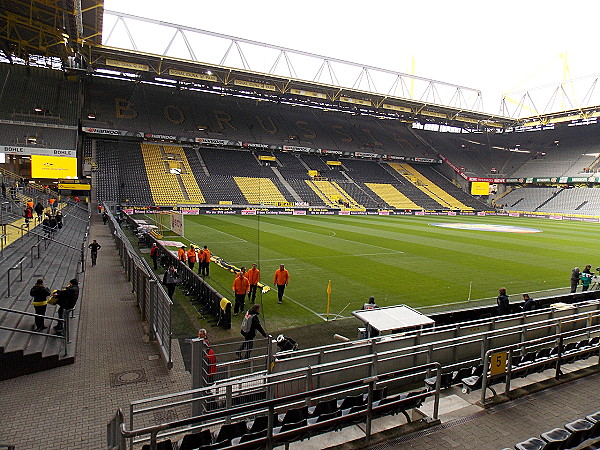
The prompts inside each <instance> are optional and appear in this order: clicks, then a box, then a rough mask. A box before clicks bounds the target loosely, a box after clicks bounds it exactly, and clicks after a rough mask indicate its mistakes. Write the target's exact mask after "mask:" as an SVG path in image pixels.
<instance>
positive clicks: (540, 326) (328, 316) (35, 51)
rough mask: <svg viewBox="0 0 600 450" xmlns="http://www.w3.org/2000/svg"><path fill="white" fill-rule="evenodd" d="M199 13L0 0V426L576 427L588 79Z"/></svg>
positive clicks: (581, 395)
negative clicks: (504, 83) (266, 30)
mask: <svg viewBox="0 0 600 450" xmlns="http://www.w3.org/2000/svg"><path fill="white" fill-rule="evenodd" d="M212 7H214V5H212ZM125 10H126V8H125V9H124V11H125ZM229 13H230V14H233V12H232V11H230V12H229ZM223 20H226V17H224V19H223ZM365 20H366V19H365ZM203 28H204V29H203ZM206 28H210V27H209V26H204V25H202V26H198V27H192V26H188V25H178V24H174V23H171V22H168V21H167V20H158V19H153V18H148V17H144V14H143V13H140V14H137V15H134V14H131V13H128V12H117V11H112V10H110V9H108V8H105V7H104V2H103V1H100V0H60V1H59V0H56V1H54V0H11V1H9V0H0V182H1V192H0V193H1V198H0V224H1V229H0V274H1V276H2V277H1V278H0V298H1V300H0V392H1V395H0V409H1V410H2V411H3V414H2V418H0V449H7V450H22V449H42V448H43V449H46V448H48V449H101V448H108V449H112V450H125V449H136V450H137V449H148V450H150V449H170V450H184V449H217V448H236V449H272V448H286V449H287V448H310V449H313V448H314V449H324V448H331V449H333V448H336V449H359V448H373V449H385V448H418V449H445V448H465V449H488V448H489V449H501V448H505V449H506V448H515V449H567V448H578V449H589V450H591V449H596V448H600V402H598V400H597V399H598V396H599V395H600V388H599V386H600V383H599V381H600V366H599V364H600V267H598V266H600V261H598V260H597V248H598V247H599V246H600V234H599V233H598V226H599V224H600V124H598V123H597V119H598V117H600V99H599V98H597V95H596V93H595V91H594V89H595V85H596V82H597V76H591V77H587V78H585V79H583V80H582V79H578V80H568V81H567V80H566V79H563V80H562V81H560V82H559V83H557V85H556V86H555V87H552V88H550V89H548V86H546V87H545V89H546V91H548V96H547V98H546V99H545V100H544V101H543V102H542V103H544V104H545V105H546V107H544V108H543V109H539V108H537V107H536V104H537V105H538V106H539V105H540V101H539V100H538V99H535V101H534V96H535V95H536V93H537V94H539V92H537V91H536V90H535V89H533V88H532V90H531V91H527V92H524V93H522V95H521V97H520V100H519V99H518V98H516V97H514V98H513V97H509V96H508V95H506V96H504V97H503V99H502V102H501V103H502V105H503V107H502V108H501V111H500V112H499V113H490V112H488V111H486V110H484V108H483V103H482V93H481V91H479V90H477V89H473V88H469V87H465V86H463V85H462V83H461V84H452V83H450V82H447V81H444V80H439V81H438V80H435V79H429V78H424V77H422V76H418V75H416V74H414V73H404V72H396V71H393V70H389V69H382V68H379V67H376V66H372V65H366V64H363V63H361V61H350V60H346V59H344V58H338V57H336V55H329V56H322V55H320V54H317V53H311V52H309V51H303V50H299V49H292V48H288V47H285V46H280V45H277V44H276V43H275V42H270V43H269V42H259V41H256V40H252V39H249V38H245V37H235V36H232V35H226V34H223V33H220V32H216V31H206ZM119 39H121V40H119ZM151 41H156V42H158V47H161V50H160V51H159V50H150V49H149V47H148V45H149V44H148V42H151ZM365 42H370V41H368V39H365ZM369 45H371V44H369ZM175 48H177V51H175V50H174V49H175ZM256 58H258V61H260V64H257V63H256V62H255V61H256ZM565 61H566V60H565ZM258 67H261V68H260V69H259V68H258ZM311 70H312V72H311ZM309 73H310V74H309ZM564 73H565V74H567V73H568V68H567V66H566V62H565V69H564ZM465 76H466V75H465ZM576 82H577V83H582V82H583V83H587V85H586V87H583V88H582V87H581V86H580V85H578V86H575V83H576ZM465 84H466V83H465ZM582 89H583V91H582ZM576 91H578V92H585V94H584V95H579V96H578V97H579V98H580V99H581V101H579V102H575V101H574V98H575V94H574V93H575V92H576ZM559 97H560V98H559ZM515 98H516V100H515Z"/></svg>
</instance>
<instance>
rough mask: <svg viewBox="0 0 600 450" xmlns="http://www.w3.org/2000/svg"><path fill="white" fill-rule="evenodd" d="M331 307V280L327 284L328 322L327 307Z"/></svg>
mask: <svg viewBox="0 0 600 450" xmlns="http://www.w3.org/2000/svg"><path fill="white" fill-rule="evenodd" d="M330 306H331V280H329V283H327V320H328V321H329V307H330Z"/></svg>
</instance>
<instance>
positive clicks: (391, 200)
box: [365, 183, 421, 209]
mask: <svg viewBox="0 0 600 450" xmlns="http://www.w3.org/2000/svg"><path fill="white" fill-rule="evenodd" d="M365 186H367V187H368V188H369V189H371V190H372V191H373V192H374V193H375V194H376V195H377V196H379V197H380V198H381V199H382V200H383V201H384V202H386V203H387V204H388V205H390V206H392V207H394V208H398V209H421V207H420V206H419V205H417V204H416V203H415V202H413V201H412V200H411V199H409V198H408V197H407V196H406V195H404V194H403V193H402V192H400V191H399V190H398V189H396V188H395V187H394V186H392V185H391V184H383V183H365Z"/></svg>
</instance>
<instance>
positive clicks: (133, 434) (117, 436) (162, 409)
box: [107, 361, 441, 450]
mask: <svg viewBox="0 0 600 450" xmlns="http://www.w3.org/2000/svg"><path fill="white" fill-rule="evenodd" d="M347 363H348V364H347V367H346V370H352V369H353V366H359V367H362V366H367V365H368V364H369V363H368V362H367V361H363V362H360V363H357V362H355V361H347ZM321 369H322V370H323V371H326V372H336V371H338V369H337V368H331V367H330V368H321ZM440 370H441V366H440V365H439V364H438V363H431V364H426V365H423V366H417V367H411V368H409V369H403V370H395V371H392V372H387V373H381V374H378V375H375V376H371V377H367V378H359V377H356V378H355V379H354V380H352V381H350V382H344V383H336V384H334V385H332V386H325V387H320V388H319V387H313V386H311V385H310V383H309V382H307V377H306V369H302V370H295V371H290V372H288V373H286V374H285V376H284V377H277V378H269V377H260V378H259V379H255V380H250V379H248V380H247V382H246V383H245V384H244V385H241V384H240V383H239V382H235V381H231V382H226V383H223V384H221V385H219V386H218V387H211V388H203V389H198V390H193V391H186V392H181V393H178V394H177V395H176V396H170V397H169V398H167V396H163V397H155V398H151V399H146V400H141V401H138V402H134V403H132V404H131V411H132V412H133V414H134V415H135V417H136V422H135V424H134V422H133V421H131V422H130V424H129V429H127V427H126V425H125V420H126V418H125V416H124V414H123V413H122V411H121V410H118V411H117V413H116V414H115V416H114V417H113V418H112V419H111V420H110V422H109V423H108V426H107V437H108V448H110V449H114V450H125V449H126V448H133V446H134V445H136V444H139V443H141V442H148V441H150V445H151V448H156V447H155V446H156V443H157V440H158V439H165V438H173V437H175V436H181V435H182V434H185V433H192V432H195V431H199V430H201V429H206V428H209V427H216V426H219V425H222V424H224V423H231V422H232V421H243V420H250V419H252V418H255V417H257V416H266V417H267V419H268V426H267V429H266V432H265V434H264V436H263V437H259V438H257V440H254V441H253V442H252V444H251V446H250V447H248V448H267V449H270V448H273V447H274V446H275V445H276V444H278V443H285V442H291V441H294V440H299V439H304V438H306V437H309V436H311V435H315V434H319V433H321V432H324V431H327V430H323V427H320V426H319V425H318V422H317V423H312V422H311V423H306V424H305V425H302V424H300V426H299V427H297V428H295V429H296V430H299V431H300V433H299V435H296V436H295V437H292V436H291V435H290V434H288V433H286V432H285V430H283V429H278V430H275V426H276V423H277V420H276V419H275V418H276V416H277V415H278V414H281V413H284V412H285V411H287V410H289V409H290V408H297V407H302V406H310V405H314V404H316V403H318V402H320V401H324V400H331V399H335V400H342V399H344V398H345V397H346V396H357V395H361V396H362V398H364V399H365V400H364V403H363V405H364V407H363V408H358V409H356V410H351V409H348V410H344V411H343V413H342V411H340V414H339V415H338V416H336V417H335V418H332V419H331V422H329V424H328V425H329V426H328V427H326V428H329V427H331V426H333V428H334V429H336V430H337V429H340V428H342V427H343V426H347V425H350V424H355V423H358V422H365V423H366V426H365V430H364V432H365V436H366V437H367V438H369V437H370V435H371V421H372V420H373V419H374V418H375V417H379V416H381V415H386V414H393V413H396V412H400V410H404V411H411V410H413V409H415V408H417V407H418V406H419V405H420V404H421V403H422V402H423V400H425V399H426V398H428V397H431V398H432V399H433V402H432V407H433V414H432V416H431V419H432V420H434V421H435V420H437V419H438V410H439V401H440V389H441V386H440V384H439V383H437V384H436V386H435V388H434V389H433V390H430V391H426V390H424V389H419V390H417V391H412V392H410V393H409V394H404V395H398V396H397V397H396V396H390V398H389V401H388V403H387V406H386V405H384V404H381V403H379V402H378V401H377V400H375V396H374V391H375V390H376V389H377V390H380V391H383V390H385V391H386V392H387V393H393V394H398V393H401V392H406V386H407V385H408V383H410V380H412V379H413V378H415V377H418V378H420V377H423V376H425V374H427V373H430V372H433V373H434V374H436V375H439V374H440V373H441V372H440ZM438 378H439V377H438ZM289 383H293V384H302V385H303V386H305V389H303V390H302V391H300V392H297V393H294V394H290V395H287V396H279V397H277V396H275V393H276V392H278V391H279V392H280V391H284V390H285V388H284V387H283V385H285V384H289ZM249 397H251V398H252V399H255V400H249ZM166 402H167V403H166ZM198 404H200V405H202V408H200V409H196V408H195V407H194V406H195V405H198ZM194 410H196V411H197V412H196V413H193V412H192V411H194ZM191 412H192V413H191ZM190 413H191V414H190ZM163 415H166V416H168V417H170V418H177V419H175V420H170V421H169V422H168V423H160V424H153V423H152V421H153V418H155V417H157V416H160V417H162V416H163ZM132 417H133V416H132ZM144 418H146V420H145V419H144ZM128 440H129V447H128V446H127V441H128Z"/></svg>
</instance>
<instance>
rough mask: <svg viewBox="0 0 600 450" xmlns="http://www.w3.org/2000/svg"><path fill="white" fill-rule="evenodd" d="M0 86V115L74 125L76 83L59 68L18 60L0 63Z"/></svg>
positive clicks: (77, 116) (34, 122)
mask: <svg viewBox="0 0 600 450" xmlns="http://www.w3.org/2000/svg"><path fill="white" fill-rule="evenodd" d="M0 78H1V79H2V83H3V85H5V86H10V89H3V90H2V107H1V108H0V119H6V120H10V121H21V122H31V123H32V124H55V125H68V126H77V124H78V121H79V114H80V111H79V99H78V96H79V83H77V82H71V81H67V79H66V78H65V77H64V76H63V74H62V72H60V71H56V70H47V69H43V68H40V67H30V66H27V67H26V66H22V65H19V64H0Z"/></svg>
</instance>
